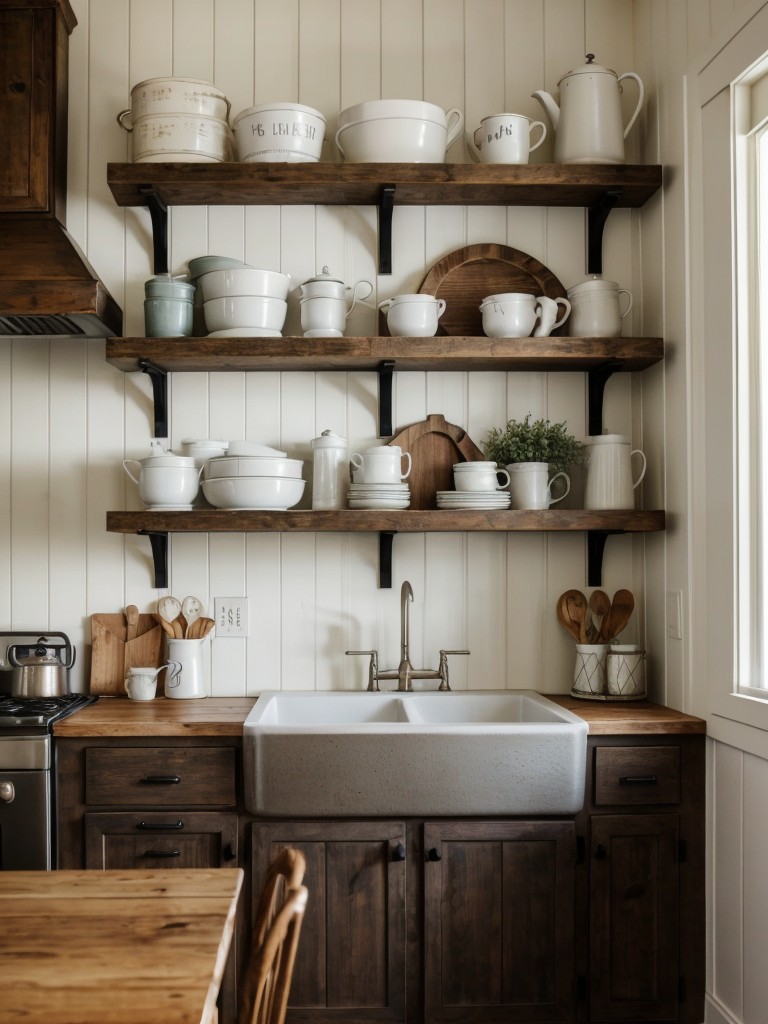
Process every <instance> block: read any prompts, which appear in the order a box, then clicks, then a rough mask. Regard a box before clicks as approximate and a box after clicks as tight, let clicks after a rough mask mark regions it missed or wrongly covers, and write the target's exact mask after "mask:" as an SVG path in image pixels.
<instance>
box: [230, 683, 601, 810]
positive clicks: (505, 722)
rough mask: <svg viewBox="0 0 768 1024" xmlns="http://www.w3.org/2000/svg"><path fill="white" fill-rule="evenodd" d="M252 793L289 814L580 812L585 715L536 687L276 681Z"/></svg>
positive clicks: (249, 797) (256, 743) (246, 738)
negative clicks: (319, 685)
mask: <svg viewBox="0 0 768 1024" xmlns="http://www.w3.org/2000/svg"><path fill="white" fill-rule="evenodd" d="M243 748H244V759H245V802H246V806H247V807H248V810H249V811H251V813H253V814H261V815H266V816H275V815H278V816H280V817H285V816H288V817H297V816H305V815H307V816H311V817H333V818H338V817H360V816H363V817H371V816H382V815H399V816H415V817H421V816H425V817H427V816H434V815H452V816H453V815H461V816H467V815H486V814H503V815H520V814H536V815H542V814H575V813H577V812H578V811H579V810H581V807H582V804H583V802H584V775H585V769H586V749H587V725H586V722H584V721H582V720H581V719H580V718H577V716H576V715H574V714H571V712H570V711H567V710H566V709H565V708H561V707H559V705H557V704H555V703H554V702H552V701H550V700H547V698H546V697H542V696H540V695H539V694H537V693H535V692H534V691H532V690H485V691H482V690H481V691H477V690H474V691H471V692H467V691H462V692H456V691H452V692H447V693H446V692H443V693H440V692H424V691H422V692H418V693H393V692H387V693H385V692H382V693H368V692H365V691H355V692H349V691H345V692H338V691H314V690H313V691H279V690H267V691H264V692H263V693H261V694H260V696H259V699H258V700H257V702H256V704H255V705H254V707H253V710H252V711H251V713H250V714H249V715H248V717H247V718H246V720H245V724H244V726H243Z"/></svg>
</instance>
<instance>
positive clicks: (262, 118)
mask: <svg viewBox="0 0 768 1024" xmlns="http://www.w3.org/2000/svg"><path fill="white" fill-rule="evenodd" d="M233 128H234V132H235V143H236V146H237V158H238V160H242V161H243V163H275V162H285V163H293V164H295V163H311V162H314V161H317V160H319V159H320V153H321V151H322V148H323V139H324V138H325V118H324V117H323V115H322V114H321V113H320V111H319V110H315V109H314V108H313V107H305V106H303V105H302V104H301V103H260V104H259V105H258V106H255V107H248V109H247V110H242V111H241V112H240V113H239V114H238V115H237V117H236V118H235V120H234V121H233Z"/></svg>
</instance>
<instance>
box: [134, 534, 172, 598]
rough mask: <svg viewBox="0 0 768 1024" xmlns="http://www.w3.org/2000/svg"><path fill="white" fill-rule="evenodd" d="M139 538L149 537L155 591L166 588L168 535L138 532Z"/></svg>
mask: <svg viewBox="0 0 768 1024" xmlns="http://www.w3.org/2000/svg"><path fill="white" fill-rule="evenodd" d="M138 533H139V536H140V537H149V543H150V545H151V546H152V561H153V563H154V566H155V589H157V590H165V588H166V587H167V586H168V533H167V531H165V530H139V531H138Z"/></svg>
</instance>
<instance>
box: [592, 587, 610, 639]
mask: <svg viewBox="0 0 768 1024" xmlns="http://www.w3.org/2000/svg"><path fill="white" fill-rule="evenodd" d="M610 610H611V599H610V597H608V595H607V594H606V592H605V591H604V590H593V591H592V593H591V594H590V595H589V611H590V615H591V617H592V622H593V623H594V625H595V629H596V633H595V643H596V644H601V643H602V642H603V639H602V637H603V629H602V627H603V620H604V619H605V616H606V615H607V614H608V612H609V611H610Z"/></svg>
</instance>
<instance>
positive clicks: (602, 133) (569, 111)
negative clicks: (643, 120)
mask: <svg viewBox="0 0 768 1024" xmlns="http://www.w3.org/2000/svg"><path fill="white" fill-rule="evenodd" d="M594 60H595V55H594V53H588V54H587V63H586V64H582V65H580V67H577V68H574V69H573V71H569V72H568V73H567V74H566V75H564V76H563V77H562V78H561V79H560V81H559V82H558V83H557V84H558V86H559V87H560V105H559V106H558V104H557V103H556V102H555V100H554V99H553V98H552V96H550V94H549V93H548V92H545V91H544V90H543V89H540V90H538V91H537V92H534V93H531V95H532V96H533V97H534V99H537V100H538V101H539V102H540V103H541V105H542V106H543V107H544V109H545V110H546V112H547V115H548V116H549V119H550V121H551V122H552V127H553V128H554V129H555V161H556V162H557V163H562V164H623V163H624V139H626V137H627V134H628V133H629V130H630V128H631V127H632V125H633V124H634V123H635V120H636V119H637V115H638V114H639V113H640V107H641V106H642V104H643V97H644V95H645V90H644V89H643V83H642V81H641V79H640V77H639V75H636V74H635V73H634V72H633V71H627V72H625V74H623V75H618V76H617V74H616V72H615V71H611V70H610V68H604V67H603V66H602V65H601V64H595V63H594ZM627 78H631V79H634V81H635V82H637V87H638V91H639V95H638V98H637V106H636V107H635V109H634V111H633V113H632V116H631V117H630V119H629V121H628V122H627V125H626V126H624V124H623V118H622V113H621V92H622V90H621V83H622V82H623V81H625V79H627Z"/></svg>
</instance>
